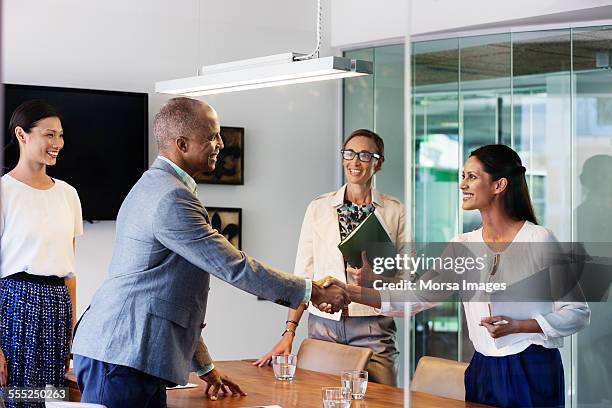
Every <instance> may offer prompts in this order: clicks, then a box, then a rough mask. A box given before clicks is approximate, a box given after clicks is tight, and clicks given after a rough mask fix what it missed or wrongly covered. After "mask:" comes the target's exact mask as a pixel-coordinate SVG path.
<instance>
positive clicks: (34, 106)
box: [4, 100, 62, 168]
mask: <svg viewBox="0 0 612 408" xmlns="http://www.w3.org/2000/svg"><path fill="white" fill-rule="evenodd" d="M52 117H56V118H59V119H60V121H61V120H62V117H61V115H60V114H59V112H58V111H57V109H55V108H54V107H53V106H51V105H49V104H48V103H47V102H45V101H41V100H31V101H27V102H24V103H22V104H21V105H19V106H18V107H17V109H15V111H14V112H13V115H12V116H11V120H10V122H9V134H10V135H11V141H10V142H9V144H7V145H6V147H5V148H4V151H5V153H6V152H7V151H9V149H18V148H19V143H18V142H17V136H15V129H16V128H17V127H20V128H22V129H23V130H24V131H25V132H26V133H30V132H31V131H32V128H33V127H36V124H37V123H38V122H40V121H41V120H43V119H45V118H52ZM5 157H6V158H7V159H9V160H7V162H6V163H5V165H7V168H12V167H15V165H16V164H17V160H18V159H19V154H17V153H16V152H15V154H5ZM11 159H12V160H11ZM8 161H10V163H9V162H8ZM13 162H14V163H13Z"/></svg>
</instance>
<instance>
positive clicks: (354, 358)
mask: <svg viewBox="0 0 612 408" xmlns="http://www.w3.org/2000/svg"><path fill="white" fill-rule="evenodd" d="M371 356H372V350H370V349H369V348H364V347H354V346H346V345H344V344H338V343H332V342H330V341H323V340H314V339H306V340H304V341H303V342H302V344H301V345H300V350H299V351H298V355H297V366H298V368H304V369H306V370H312V371H318V372H320V373H327V374H335V375H340V373H341V372H342V371H344V370H365V369H366V367H367V365H368V362H369V361H370V357H371Z"/></svg>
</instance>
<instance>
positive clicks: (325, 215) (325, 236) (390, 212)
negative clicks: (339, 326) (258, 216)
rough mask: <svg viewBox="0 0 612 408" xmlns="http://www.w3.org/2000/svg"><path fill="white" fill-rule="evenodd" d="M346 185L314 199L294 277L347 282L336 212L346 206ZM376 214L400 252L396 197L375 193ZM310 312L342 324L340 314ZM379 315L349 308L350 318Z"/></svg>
mask: <svg viewBox="0 0 612 408" xmlns="http://www.w3.org/2000/svg"><path fill="white" fill-rule="evenodd" d="M345 190H346V184H345V185H344V186H342V188H340V190H338V191H334V192H331V193H327V194H323V195H321V196H319V197H317V198H315V199H314V200H313V201H312V202H311V203H310V204H309V205H308V208H307V209H306V214H305V215H304V221H303V223H302V231H301V233H300V241H299V243H298V250H297V255H296V258H295V269H294V273H295V274H296V275H298V276H303V277H309V278H311V279H314V280H318V279H321V278H323V277H325V276H328V275H330V276H333V277H335V278H337V279H339V280H341V281H342V282H346V276H345V268H344V258H343V257H342V253H341V252H340V250H339V249H338V244H339V243H340V227H339V225H338V212H337V209H338V208H340V207H341V206H342V203H343V202H344V192H345ZM372 203H373V204H374V211H376V212H377V214H378V215H379V216H380V218H382V220H383V221H384V223H385V224H386V225H385V226H386V227H387V232H389V235H390V236H391V239H393V241H394V242H395V244H396V246H397V248H398V250H400V249H401V246H402V243H403V242H404V218H405V209H404V206H403V205H402V203H401V202H400V201H399V200H398V199H397V198H395V197H392V196H389V195H386V194H382V193H379V192H378V191H376V190H374V189H372ZM308 311H309V312H310V313H313V314H315V315H317V316H321V317H324V318H326V319H333V320H340V316H341V313H340V312H338V313H335V314H329V313H324V312H321V311H319V310H318V309H317V308H315V307H313V306H312V305H310V306H309V307H308ZM375 315H378V313H376V311H375V310H374V309H373V308H372V307H370V306H365V305H361V304H358V303H351V304H350V305H349V316H375Z"/></svg>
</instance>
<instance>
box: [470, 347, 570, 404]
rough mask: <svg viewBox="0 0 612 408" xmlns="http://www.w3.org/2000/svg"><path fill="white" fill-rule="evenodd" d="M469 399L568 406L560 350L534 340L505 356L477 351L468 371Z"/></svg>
mask: <svg viewBox="0 0 612 408" xmlns="http://www.w3.org/2000/svg"><path fill="white" fill-rule="evenodd" d="M465 399H466V401H470V402H477V403H481V404H487V405H492V406H496V407H521V408H522V407H529V408H531V407H533V408H535V407H565V381H564V377H563V364H562V363H561V355H560V354H559V350H558V349H548V348H545V347H542V346H539V345H535V344H532V345H531V346H529V347H528V348H526V349H525V350H523V351H521V352H520V353H517V354H513V355H510V356H503V357H488V356H484V355H482V354H480V353H478V352H475V353H474V357H472V361H471V362H470V365H469V366H468V368H467V370H466V371H465Z"/></svg>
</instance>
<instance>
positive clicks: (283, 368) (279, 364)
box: [272, 354, 297, 381]
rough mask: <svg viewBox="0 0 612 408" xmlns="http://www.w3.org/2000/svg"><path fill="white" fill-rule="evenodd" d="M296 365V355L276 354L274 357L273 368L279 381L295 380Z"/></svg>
mask: <svg viewBox="0 0 612 408" xmlns="http://www.w3.org/2000/svg"><path fill="white" fill-rule="evenodd" d="M296 365H297V356H296V355H295V354H275V355H273V356H272V368H273V369H274V377H276V379H277V380H281V381H291V380H293V376H294V375H295V366H296Z"/></svg>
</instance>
